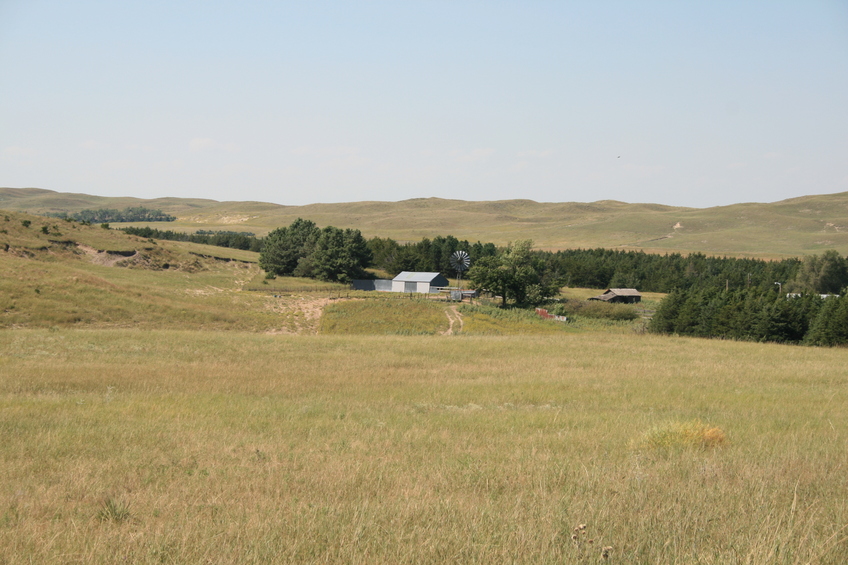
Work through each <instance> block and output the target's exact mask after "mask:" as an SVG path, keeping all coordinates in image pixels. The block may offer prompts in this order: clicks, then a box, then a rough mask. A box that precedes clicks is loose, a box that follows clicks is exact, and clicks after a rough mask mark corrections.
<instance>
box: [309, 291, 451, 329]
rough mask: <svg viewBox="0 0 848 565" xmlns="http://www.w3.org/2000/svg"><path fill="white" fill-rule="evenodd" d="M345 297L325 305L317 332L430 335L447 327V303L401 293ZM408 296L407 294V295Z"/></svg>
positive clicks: (448, 323)
mask: <svg viewBox="0 0 848 565" xmlns="http://www.w3.org/2000/svg"><path fill="white" fill-rule="evenodd" d="M369 294H370V295H369V297H368V298H367V299H360V300H346V301H342V302H337V303H334V304H331V305H329V306H327V307H326V308H325V309H324V315H323V317H322V318H321V325H320V329H319V331H320V333H325V334H347V335H355V334H360V335H368V334H370V335H434V334H438V333H444V332H446V331H447V330H448V327H449V325H450V321H449V319H448V317H447V314H446V313H445V310H446V308H447V307H448V306H447V303H445V302H442V301H433V300H429V299H421V298H407V297H406V296H404V295H396V296H391V295H384V296H377V295H375V293H369ZM408 296H411V295H408Z"/></svg>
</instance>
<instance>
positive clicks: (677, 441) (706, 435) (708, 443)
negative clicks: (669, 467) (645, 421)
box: [631, 420, 727, 451]
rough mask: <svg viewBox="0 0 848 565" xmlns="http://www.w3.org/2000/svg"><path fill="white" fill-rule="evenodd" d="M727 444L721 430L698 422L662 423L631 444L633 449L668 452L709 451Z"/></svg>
mask: <svg viewBox="0 0 848 565" xmlns="http://www.w3.org/2000/svg"><path fill="white" fill-rule="evenodd" d="M725 443H727V435H726V434H725V433H724V431H723V430H722V429H721V428H717V427H715V426H710V425H708V424H704V423H703V422H702V421H700V420H690V421H688V422H676V421H674V422H664V423H662V424H658V425H656V426H654V427H653V428H651V429H649V430H648V431H646V432H645V433H643V434H642V435H641V436H640V437H638V438H636V439H635V440H633V441H632V442H631V447H633V448H634V449H646V450H660V451H670V450H675V449H687V448H690V449H692V448H693V449H710V448H715V447H720V446H722V445H724V444H725Z"/></svg>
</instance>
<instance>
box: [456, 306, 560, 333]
mask: <svg viewBox="0 0 848 565" xmlns="http://www.w3.org/2000/svg"><path fill="white" fill-rule="evenodd" d="M459 312H460V314H462V321H463V327H462V333H463V334H465V335H521V334H561V333H563V332H570V331H573V328H571V327H569V326H568V325H567V324H566V323H564V322H558V321H554V320H545V319H542V318H540V317H539V316H538V315H537V314H536V313H535V311H533V310H526V309H521V308H512V309H509V308H507V309H503V308H498V307H495V306H488V305H483V304H463V305H462V306H460V308H459Z"/></svg>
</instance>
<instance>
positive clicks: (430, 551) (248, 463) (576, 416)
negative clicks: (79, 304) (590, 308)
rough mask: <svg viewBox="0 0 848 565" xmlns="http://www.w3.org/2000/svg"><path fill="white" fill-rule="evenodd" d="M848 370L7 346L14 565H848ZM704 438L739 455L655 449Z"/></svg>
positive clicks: (147, 345) (44, 337) (354, 341)
mask: <svg viewBox="0 0 848 565" xmlns="http://www.w3.org/2000/svg"><path fill="white" fill-rule="evenodd" d="M845 360H846V358H845V351H844V350H837V349H833V350H829V349H824V350H820V349H817V350H813V349H805V348H797V347H784V346H777V345H761V344H750V343H734V342H721V341H695V340H689V339H673V338H663V337H657V336H650V335H642V336H637V335H631V336H630V337H623V336H621V335H604V334H597V333H595V334H568V335H561V336H549V337H546V336H531V337H521V336H511V337H509V338H497V337H472V336H466V337H465V338H454V337H438V336H437V337H424V338H421V337H374V336H317V337H307V336H294V337H271V336H263V335H258V334H242V333H215V332H200V333H197V332H171V331H149V332H139V331H129V330H114V331H109V332H102V331H86V332H65V331H58V332H49V331H31V330H21V331H15V332H6V333H5V339H4V340H2V342H0V370H2V374H3V378H2V379H0V430H2V433H3V437H4V441H3V442H2V444H0V473H2V476H3V477H4V480H3V481H0V501H2V506H0V562H9V563H16V562H24V561H34V562H51V561H59V562H86V563H114V562H116V561H118V562H120V561H123V560H126V561H128V562H134V563H162V562H166V563H167V562H172V563H187V562H188V563H199V562H207V561H213V562H216V563H278V562H317V561H320V562H336V563H443V562H446V561H461V562H463V563H492V562H528V563H562V562H567V563H597V562H601V561H602V558H601V548H602V547H608V546H612V548H613V549H612V552H611V553H610V554H609V559H608V561H609V562H611V563H652V564H654V563H656V564H666V563H775V564H777V563H818V564H838V563H844V562H845V561H846V560H848V541H846V539H847V538H846V536H848V532H846V529H845V525H846V524H848V509H846V506H845V504H844V494H845V485H844V473H843V472H842V471H843V470H844V469H845V467H846V466H848V451H846V449H845V446H846V441H848V436H846V433H847V432H846V430H848V386H847V385H848V380H846V377H845V372H844V370H843V368H844V365H845ZM694 420H697V421H701V422H704V423H705V424H708V425H709V426H710V429H715V428H719V429H720V430H721V431H722V433H724V434H726V437H727V438H728V441H727V442H726V443H724V444H723V445H722V446H720V447H719V448H716V449H699V448H690V447H685V446H681V447H679V448H677V449H671V450H668V449H663V450H659V451H658V450H652V449H648V448H644V449H637V448H634V447H633V445H634V442H635V443H638V441H639V440H640V439H641V438H644V437H645V434H646V433H652V431H653V430H656V429H670V427H669V425H668V424H667V423H668V422H691V421H694ZM579 524H586V525H587V527H586V529H585V530H578V531H577V533H575V532H574V528H575V527H577V526H578V525H579ZM583 532H586V533H583ZM572 535H576V536H578V538H577V542H578V543H575V542H574V541H572V539H571V537H572ZM589 539H592V540H593V543H592V544H590V543H589V541H588V540H589Z"/></svg>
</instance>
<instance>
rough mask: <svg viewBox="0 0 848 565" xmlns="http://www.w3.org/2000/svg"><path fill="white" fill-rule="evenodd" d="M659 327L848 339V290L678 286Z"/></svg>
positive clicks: (653, 325) (805, 339) (809, 340)
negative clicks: (846, 292)
mask: <svg viewBox="0 0 848 565" xmlns="http://www.w3.org/2000/svg"><path fill="white" fill-rule="evenodd" d="M649 329H650V330H651V331H654V332H657V333H665V334H679V335H688V336H697V337H717V338H723V339H739V340H749V341H772V342H778V343H795V344H809V345H841V344H845V343H848V295H844V294H843V295H841V296H836V295H830V296H825V297H823V296H822V295H820V294H817V293H804V294H797V295H793V294H790V295H788V296H787V295H786V294H784V293H782V292H780V290H779V288H775V289H770V290H762V289H760V288H750V289H744V290H730V291H728V290H725V289H716V288H712V289H699V290H696V289H688V290H685V289H678V290H675V291H673V292H671V293H670V294H669V295H668V296H666V297H665V298H664V299H663V301H662V302H661V303H660V306H659V308H658V309H657V311H656V313H655V314H654V316H653V318H652V320H651V322H650V324H649Z"/></svg>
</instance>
